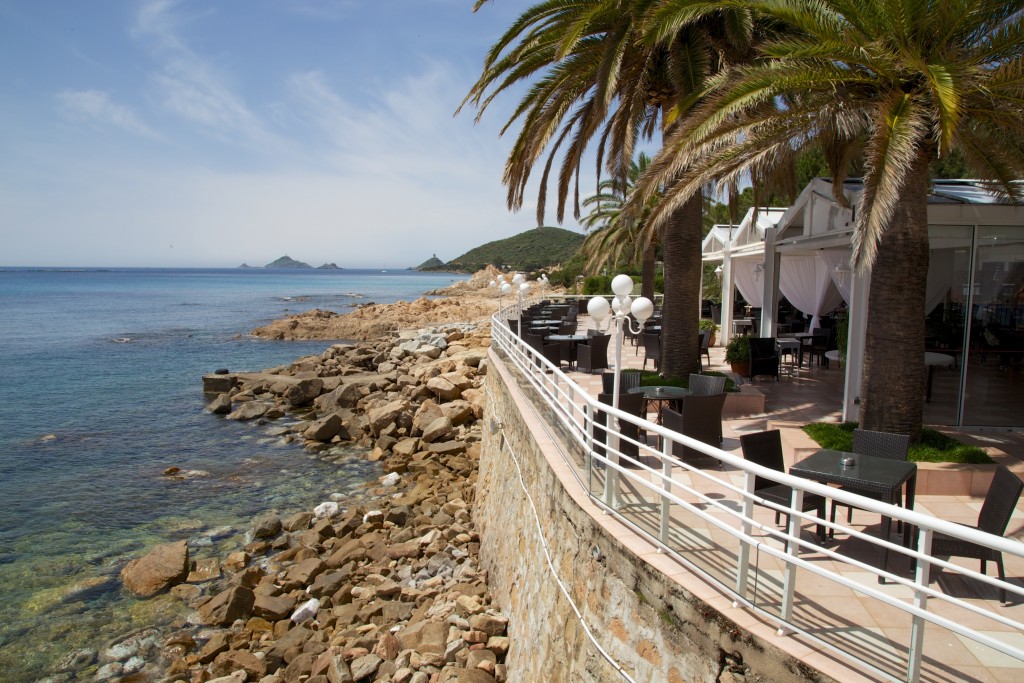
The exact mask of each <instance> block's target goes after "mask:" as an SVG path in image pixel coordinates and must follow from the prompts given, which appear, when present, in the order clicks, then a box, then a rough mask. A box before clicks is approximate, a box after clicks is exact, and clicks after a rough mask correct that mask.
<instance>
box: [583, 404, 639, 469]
mask: <svg viewBox="0 0 1024 683" xmlns="http://www.w3.org/2000/svg"><path fill="white" fill-rule="evenodd" d="M597 400H598V401H599V402H600V403H603V404H605V405H608V406H610V405H611V404H612V395H611V393H607V394H605V393H601V394H598V395H597ZM619 410H621V411H622V412H624V413H629V414H630V415H636V416H637V417H643V410H644V395H643V394H619ZM606 419H607V414H606V413H605V412H604V411H603V410H598V411H596V412H595V414H594V420H595V421H596V422H597V424H599V425H605V424H606ZM615 422H617V423H618V429H619V434H621V435H622V437H623V438H621V439H619V453H621V454H622V455H623V456H626V457H627V458H629V459H628V460H620V461H619V464H621V465H622V466H623V467H628V468H632V469H636V468H637V467H638V463H639V460H640V446H639V445H637V442H640V441H641V439H640V427H639V426H638V425H636V424H633V423H632V422H627V421H626V420H616V421H615ZM607 441H608V434H607V432H606V431H605V430H604V429H602V428H601V427H596V428H595V429H594V452H595V453H597V454H598V455H604V454H605V447H604V445H605V444H606V443H607Z"/></svg>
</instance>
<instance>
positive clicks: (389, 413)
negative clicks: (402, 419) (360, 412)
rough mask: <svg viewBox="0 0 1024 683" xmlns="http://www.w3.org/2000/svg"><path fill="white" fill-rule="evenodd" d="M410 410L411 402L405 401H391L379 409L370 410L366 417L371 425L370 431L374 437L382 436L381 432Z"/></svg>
mask: <svg viewBox="0 0 1024 683" xmlns="http://www.w3.org/2000/svg"><path fill="white" fill-rule="evenodd" d="M408 408H409V402H408V401H405V400H399V401H391V402H390V403H386V404H384V405H383V406H380V407H379V408H373V409H372V410H370V411H369V412H368V413H367V414H366V417H367V419H368V420H369V423H370V431H371V432H372V433H373V434H374V435H380V433H381V431H382V430H383V429H384V428H385V427H387V426H388V425H389V424H391V423H392V422H395V421H396V420H397V419H398V417H399V416H400V415H401V414H402V413H404V412H405V411H406V410H408Z"/></svg>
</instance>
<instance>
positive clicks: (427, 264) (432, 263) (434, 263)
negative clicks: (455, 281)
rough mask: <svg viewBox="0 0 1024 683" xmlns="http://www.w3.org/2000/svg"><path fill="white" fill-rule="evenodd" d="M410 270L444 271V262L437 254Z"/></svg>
mask: <svg viewBox="0 0 1024 683" xmlns="http://www.w3.org/2000/svg"><path fill="white" fill-rule="evenodd" d="M409 270H444V261H442V260H441V259H439V258H437V254H434V255H433V256H431V257H430V258H428V259H427V260H426V261H424V262H423V263H421V264H419V265H418V266H416V267H415V268H410V269H409Z"/></svg>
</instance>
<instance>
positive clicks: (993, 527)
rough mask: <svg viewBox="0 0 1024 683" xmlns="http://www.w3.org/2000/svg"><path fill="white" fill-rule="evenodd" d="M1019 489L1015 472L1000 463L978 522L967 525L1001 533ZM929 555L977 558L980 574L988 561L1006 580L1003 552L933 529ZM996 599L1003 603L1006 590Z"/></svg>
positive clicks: (1019, 491) (1001, 590)
mask: <svg viewBox="0 0 1024 683" xmlns="http://www.w3.org/2000/svg"><path fill="white" fill-rule="evenodd" d="M1021 490H1024V482H1021V480H1020V479H1019V478H1018V477H1017V475H1015V474H1014V473H1013V472H1011V471H1010V470H1008V469H1007V468H1006V466H1004V465H1000V466H999V468H998V469H997V470H996V474H995V476H994V477H993V478H992V484H991V485H990V486H989V489H988V493H987V494H985V502H984V503H983V504H982V506H981V512H980V513H979V514H978V523H977V524H976V525H975V526H973V527H971V528H973V529H977V530H978V531H985V532H988V533H990V534H993V535H995V536H1002V535H1003V534H1004V533H1005V532H1006V526H1007V525H1008V524H1009V523H1010V516H1011V515H1012V514H1013V509H1014V508H1015V507H1016V506H1017V500H1018V499H1019V498H1020V494H1021ZM932 555H934V556H936V557H971V558H974V559H976V560H981V573H982V574H984V573H986V572H985V563H986V562H988V561H989V560H991V561H992V562H995V563H996V570H997V571H998V572H999V579H1000V580H1001V581H1005V580H1006V573H1005V570H1004V569H1003V553H1002V552H1000V551H998V550H994V549H992V548H989V547H986V546H983V545H978V544H977V543H971V542H970V541H964V540H961V539H959V538H953V537H952V536H946V535H945V534H941V533H938V532H936V533H935V536H934V537H933V538H932ZM999 601H1000V602H1003V603H1005V602H1006V590H1005V589H1003V588H1000V589H999Z"/></svg>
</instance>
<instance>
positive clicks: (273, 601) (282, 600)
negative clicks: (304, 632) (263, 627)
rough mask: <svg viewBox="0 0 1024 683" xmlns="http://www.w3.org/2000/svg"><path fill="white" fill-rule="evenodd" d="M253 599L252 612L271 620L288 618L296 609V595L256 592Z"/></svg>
mask: <svg viewBox="0 0 1024 683" xmlns="http://www.w3.org/2000/svg"><path fill="white" fill-rule="evenodd" d="M255 595H256V598H255V600H254V601H253V605H252V613H253V614H254V615H255V616H257V617H263V618H264V619H267V620H269V621H280V620H281V619H287V618H288V615H290V614H291V613H292V610H294V609H295V602H296V599H295V596H294V595H277V596H274V595H267V594H265V593H262V592H260V593H256V594H255Z"/></svg>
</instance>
